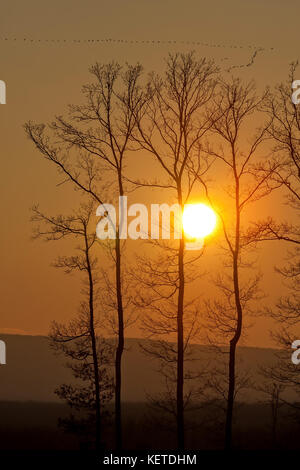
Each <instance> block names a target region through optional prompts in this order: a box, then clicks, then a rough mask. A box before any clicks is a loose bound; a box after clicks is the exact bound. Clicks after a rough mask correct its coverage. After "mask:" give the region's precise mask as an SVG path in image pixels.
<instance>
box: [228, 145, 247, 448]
mask: <svg viewBox="0 0 300 470" xmlns="http://www.w3.org/2000/svg"><path fill="white" fill-rule="evenodd" d="M234 154H235V153H234V149H233V155H234ZM234 165H235V159H234ZM234 168H235V167H234ZM235 185H236V188H235V204H236V226H235V248H234V251H233V287H234V298H235V307H236V313H237V323H236V329H235V334H234V336H233V338H232V339H231V341H230V347H229V371H228V372H229V374H228V377H229V384H228V396H227V412H226V422H225V449H226V450H230V449H231V447H232V417H233V405H234V394H235V362H236V361H235V359H236V346H237V344H238V342H239V339H240V337H241V332H242V319H243V310H242V306H241V301H240V287H239V270H238V259H239V251H240V197H239V178H238V176H237V174H236V171H235Z"/></svg>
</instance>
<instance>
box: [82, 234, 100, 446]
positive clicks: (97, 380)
mask: <svg viewBox="0 0 300 470" xmlns="http://www.w3.org/2000/svg"><path fill="white" fill-rule="evenodd" d="M85 229H86V227H85ZM85 254H86V263H87V270H88V276H89V311H90V336H91V342H92V355H93V367H94V385H95V408H96V451H97V452H99V451H100V449H101V403H100V377H99V364H98V354H97V341H96V335H95V325H94V283H93V277H92V269H91V264H90V258H89V247H88V239H87V233H86V232H85Z"/></svg>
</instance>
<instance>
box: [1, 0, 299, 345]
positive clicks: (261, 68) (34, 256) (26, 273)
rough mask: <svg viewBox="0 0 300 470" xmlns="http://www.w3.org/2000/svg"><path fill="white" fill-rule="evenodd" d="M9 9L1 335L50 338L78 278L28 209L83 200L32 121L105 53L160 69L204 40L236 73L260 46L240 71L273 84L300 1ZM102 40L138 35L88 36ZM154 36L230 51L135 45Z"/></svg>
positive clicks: (57, 109)
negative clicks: (34, 136) (50, 157)
mask: <svg viewBox="0 0 300 470" xmlns="http://www.w3.org/2000/svg"><path fill="white" fill-rule="evenodd" d="M0 9H1V12H0V31H1V33H0V79H1V80H5V82H6V85H7V104H6V105H1V106H0V136H1V138H0V154H1V166H2V178H1V191H2V194H1V214H2V227H1V233H0V237H1V284H0V286H1V290H0V296H1V314H0V331H6V332H8V331H19V332H26V333H29V334H35V333H41V334H46V333H47V332H48V329H49V323H50V321H51V320H52V319H56V320H66V319H69V318H70V317H71V315H72V313H73V312H74V309H75V308H76V304H77V301H78V298H76V297H75V296H73V295H68V293H72V292H73V291H74V282H76V281H75V280H74V279H72V278H68V277H66V276H65V275H63V273H59V272H57V271H56V270H54V269H53V268H51V267H50V266H49V265H50V263H51V261H52V260H53V257H54V256H56V254H58V252H59V250H61V252H63V246H62V247H61V248H59V249H58V247H55V250H54V249H53V246H52V247H51V246H50V245H45V244H43V243H41V242H32V241H31V240H30V237H31V230H32V225H31V223H30V222H29V219H30V211H29V209H30V207H31V206H32V205H33V204H34V203H37V202H39V203H40V205H41V207H42V208H45V210H48V211H49V212H50V213H51V212H52V213H57V212H60V211H61V212H63V211H64V210H65V209H70V208H71V207H72V206H73V205H74V194H73V193H71V192H70V193H68V197H67V198H66V193H65V189H62V188H59V187H58V188H57V187H56V186H55V185H56V183H57V182H58V181H59V180H58V178H57V174H56V172H55V171H54V169H53V168H52V167H51V166H50V165H49V164H47V162H45V161H43V160H42V159H41V158H39V156H38V155H37V153H36V152H35V151H34V149H33V146H32V144H31V142H30V141H29V140H28V139H27V138H26V136H25V134H24V131H23V128H22V126H23V124H24V123H25V122H26V121H28V120H33V121H37V122H47V121H51V119H52V118H53V116H54V115H55V114H59V113H63V112H64V111H65V109H66V105H67V104H68V103H73V102H75V103H76V102H77V101H79V99H80V89H81V86H82V84H84V83H87V82H89V80H90V78H89V73H88V68H89V66H90V65H91V64H93V63H94V62H95V61H100V62H101V61H103V62H106V61H109V60H112V59H115V60H118V61H120V62H124V61H128V62H130V63H135V62H136V61H140V62H141V63H142V64H143V65H144V66H145V68H146V69H147V70H150V69H155V70H160V69H161V67H162V64H163V58H164V57H165V56H166V55H167V53H168V52H175V51H187V50H189V49H191V48H193V49H195V50H196V52H197V53H199V54H201V55H205V56H207V57H212V58H215V59H216V61H217V63H218V64H219V65H220V66H221V67H222V68H225V69H226V68H227V67H228V66H229V65H243V64H247V63H249V61H250V59H251V55H252V54H253V51H254V50H255V47H262V48H264V49H265V50H263V51H261V52H260V53H259V54H258V56H257V58H256V59H255V62H254V64H253V65H252V66H251V67H244V68H240V69H238V70H239V73H240V75H241V76H242V77H243V78H254V79H255V80H256V82H257V85H258V87H259V88H261V89H263V88H264V87H265V86H266V85H272V84H274V83H276V82H278V81H280V80H283V79H285V77H286V76H287V72H288V65H289V63H290V62H291V61H292V60H296V59H297V58H298V57H299V43H298V36H299V14H300V4H299V1H297V0H295V1H286V2H282V1H281V0H273V1H272V2H271V1H266V2H261V1H260V0H254V1H251V2H250V1H249V2H245V1H237V0H230V1H226V2H224V1H214V2H203V1H195V0H193V1H188V0H187V1H186V2H182V1H179V0H172V1H171V0H165V1H157V0H152V1H145V0H134V1H131V0H117V1H112V2H104V1H85V2H82V1H78V0H76V1H57V0H53V1H52V2H47V3H46V2H41V1H37V0H27V1H26V2H21V1H9V2H8V1H6V2H4V1H2V2H1V5H0ZM5 38H6V39H5ZM24 38H26V41H24ZM103 38H113V39H123V40H127V41H133V42H132V43H131V42H125V43H105V42H100V43H96V42H94V43H86V42H82V41H84V40H86V39H103ZM31 39H33V41H32V42H31V41H30V40H31ZM46 39H48V40H58V39H59V40H60V42H57V41H49V42H46V41H45V40H46ZM64 39H65V40H66V42H65V43H64V42H62V40H64ZM39 40H40V41H39ZM78 40H81V42H78ZM143 40H165V41H169V40H173V41H175V40H176V41H178V42H180V41H186V42H188V41H200V42H203V43H205V44H210V45H211V46H216V45H219V46H222V47H209V46H195V45H194V46H191V45H188V44H179V43H177V44H173V45H166V44H157V43H155V44H142V43H139V42H138V43H136V42H135V41H143ZM233 45H234V46H238V47H235V48H233V47H230V46H233ZM248 46H251V47H252V48H249V47H248ZM236 70H237V69H236ZM225 73H226V72H225ZM298 78H300V77H298ZM75 206H76V203H75ZM270 210H271V211H272V210H274V207H272V208H270ZM278 210H279V211H280V212H282V211H283V210H284V209H283V208H282V207H281V208H279V209H278ZM275 212H276V208H275ZM273 250H274V245H273V246H272V247H271V246H268V247H266V248H264V251H263V253H261V254H260V256H261V259H262V265H263V266H264V271H265V278H266V290H267V291H268V292H267V293H268V294H269V295H272V290H274V287H276V291H278V288H279V287H280V279H278V278H276V276H274V274H273V265H272V262H271V260H272V253H273ZM211 256H212V255H211ZM212 260H213V258H211V261H210V262H213V261H212ZM268 327H269V322H267V321H263V320H259V321H258V325H257V326H256V327H255V328H253V330H252V332H251V334H250V335H249V344H256V345H259V346H263V345H267V344H270V343H269V338H268V331H267V330H268ZM132 334H137V332H135V331H133V332H132Z"/></svg>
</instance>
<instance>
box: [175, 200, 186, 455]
mask: <svg viewBox="0 0 300 470" xmlns="http://www.w3.org/2000/svg"><path fill="white" fill-rule="evenodd" d="M178 199H179V204H180V205H181V207H182V197H181V193H179V197H178ZM181 235H182V236H181V239H180V242H179V251H178V277H179V288H178V310H177V396H176V398H177V446H178V449H180V450H183V449H184V409H183V385H184V334H183V300H184V259H183V258H184V234H183V230H182V234H181Z"/></svg>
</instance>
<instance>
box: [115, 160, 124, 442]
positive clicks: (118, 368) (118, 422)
mask: <svg viewBox="0 0 300 470" xmlns="http://www.w3.org/2000/svg"><path fill="white" fill-rule="evenodd" d="M121 171H122V170H121V168H120V169H119V171H118V183H119V196H121V197H122V196H123V195H124V191H123V184H122V174H121ZM120 245H121V242H120V227H119V224H118V226H117V230H116V243H115V252H116V291H117V309H118V344H117V350H116V360H115V381H116V383H115V433H116V436H115V438H116V448H117V450H121V449H122V407H121V391H122V355H123V351H124V312H123V300H122V273H121V246H120Z"/></svg>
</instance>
